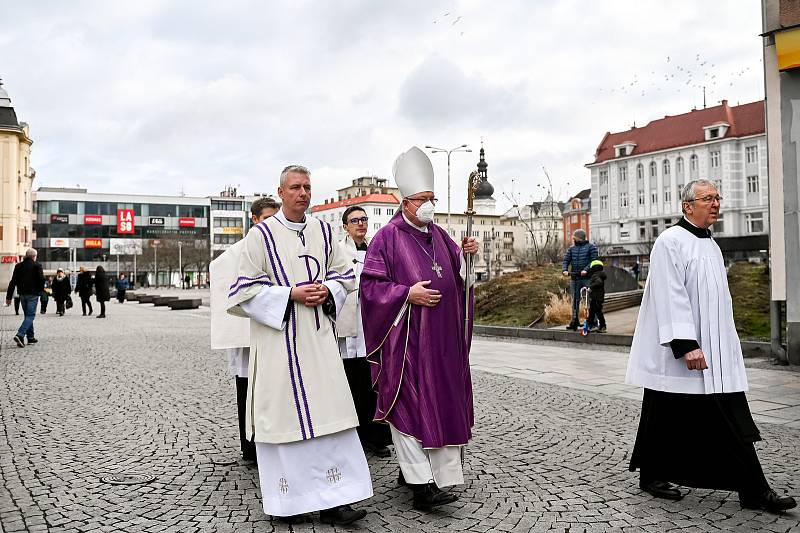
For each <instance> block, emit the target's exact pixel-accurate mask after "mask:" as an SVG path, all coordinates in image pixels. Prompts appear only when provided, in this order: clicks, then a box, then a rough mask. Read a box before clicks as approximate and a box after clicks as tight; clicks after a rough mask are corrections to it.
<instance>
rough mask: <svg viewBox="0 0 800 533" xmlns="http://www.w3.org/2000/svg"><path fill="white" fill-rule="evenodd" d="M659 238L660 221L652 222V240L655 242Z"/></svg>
mask: <svg viewBox="0 0 800 533" xmlns="http://www.w3.org/2000/svg"><path fill="white" fill-rule="evenodd" d="M656 237H658V220H651V221H650V238H651V239H653V240H655V238H656Z"/></svg>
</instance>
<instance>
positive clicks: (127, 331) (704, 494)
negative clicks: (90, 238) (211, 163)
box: [0, 303, 800, 533]
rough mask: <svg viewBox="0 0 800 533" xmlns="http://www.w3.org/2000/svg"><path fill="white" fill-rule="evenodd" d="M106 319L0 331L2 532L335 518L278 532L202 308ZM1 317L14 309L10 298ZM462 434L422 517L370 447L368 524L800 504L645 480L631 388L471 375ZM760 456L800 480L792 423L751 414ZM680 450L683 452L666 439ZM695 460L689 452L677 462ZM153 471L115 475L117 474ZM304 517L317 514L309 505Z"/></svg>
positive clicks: (622, 521)
mask: <svg viewBox="0 0 800 533" xmlns="http://www.w3.org/2000/svg"><path fill="white" fill-rule="evenodd" d="M108 308H109V309H108V318H107V319H105V320H97V319H95V318H94V317H86V318H84V317H81V316H77V315H76V314H75V313H74V309H73V310H72V311H73V312H72V314H70V315H67V316H65V317H63V318H58V317H56V316H54V315H51V314H48V315H46V316H44V317H41V316H40V317H38V318H37V320H36V328H37V332H38V337H39V339H40V343H39V344H38V345H36V346H33V347H26V348H24V349H19V348H17V347H16V346H14V345H13V343H12V342H10V341H11V335H12V334H13V330H14V329H15V328H16V327H17V325H18V320H17V317H15V316H13V314H12V315H9V312H10V311H9V309H8V308H4V309H2V315H0V329H2V347H1V349H0V524H1V525H0V533H6V532H7V533H11V532H15V531H36V532H38V531H60V532H111V531H123V532H141V531H144V532H153V533H156V532H158V533H161V532H168V533H169V532H181V533H183V532H189V533H191V532H202V531H220V532H229V531H230V532H234V531H235V532H249V531H265V532H266V531H289V530H291V529H293V530H294V531H333V530H334V528H331V527H329V526H323V525H320V524H319V523H318V522H316V521H315V522H312V523H309V524H302V525H299V526H294V527H293V528H290V527H289V526H286V525H284V524H280V523H278V522H277V521H276V522H274V523H273V522H272V521H270V519H269V517H267V516H265V515H264V514H263V512H262V509H261V501H260V497H259V491H258V475H257V471H256V470H255V468H253V467H250V466H248V465H247V464H244V463H241V462H239V461H234V462H233V464H228V465H225V464H223V463H226V462H229V461H232V460H235V459H236V458H237V457H238V454H237V451H238V450H237V447H238V439H237V429H236V411H235V404H234V385H233V382H232V380H231V378H230V377H229V376H228V373H227V368H226V362H225V359H224V355H223V354H222V353H220V352H213V351H211V350H210V349H209V348H208V310H207V309H202V308H201V309H200V310H196V311H189V312H185V313H180V312H176V311H169V310H168V309H162V308H158V309H156V308H153V307H152V306H143V305H132V304H130V303H126V304H117V303H112V304H110V305H109V306H108ZM12 313H13V312H12ZM474 382H475V398H476V416H477V421H476V427H475V438H474V441H473V443H472V444H471V446H470V447H469V451H468V454H467V458H466V475H467V480H468V481H467V484H466V485H465V486H463V487H459V488H458V489H457V491H458V492H459V493H460V497H461V498H460V500H459V501H458V502H457V503H455V504H453V505H450V506H447V507H444V508H442V509H440V510H438V511H436V512H433V513H429V514H424V513H420V512H418V511H415V510H413V509H412V507H411V495H410V493H409V491H408V490H406V489H404V488H401V487H398V486H397V485H396V476H397V467H396V466H395V465H394V464H393V462H392V461H391V460H386V459H378V458H376V457H370V458H369V461H370V467H371V470H372V474H373V479H374V485H375V496H374V497H373V498H372V499H371V500H369V501H367V502H364V503H361V504H359V506H363V507H365V508H367V509H368V510H369V511H370V514H369V515H368V516H367V518H366V519H365V520H363V521H362V522H361V523H360V524H359V526H358V527H353V528H344V530H347V531H352V530H365V531H376V532H377V531H408V532H412V531H426V532H434V531H466V532H484V531H515V532H516V531H562V532H570V533H576V532H582V531H585V532H595V531H597V532H614V531H624V532H639V531H646V532H663V531H686V532H706V531H774V532H779V531H792V530H798V529H800V521H799V520H798V516H800V514H797V513H794V514H785V515H783V516H775V515H770V514H766V513H759V512H754V511H748V510H742V509H740V507H739V504H738V500H737V497H736V495H735V494H731V493H728V492H715V491H707V490H692V491H691V492H690V494H689V495H688V496H687V497H686V498H685V499H684V500H683V501H682V502H677V503H676V502H668V501H662V500H654V499H653V498H651V497H649V496H648V495H645V494H643V493H641V491H640V490H639V489H638V487H637V484H636V481H637V479H636V476H635V475H634V474H631V473H630V472H628V471H627V468H626V466H627V460H628V456H629V453H630V449H631V444H632V441H633V437H634V432H635V429H636V422H637V417H638V410H639V405H638V403H637V402H636V401H634V400H630V399H627V398H619V397H611V396H608V395H603V394H598V393H594V392H587V391H583V390H577V389H571V388H566V387H561V386H558V385H552V384H547V383H537V382H533V381H529V380H524V379H517V378H513V377H508V376H502V375H496V374H489V373H484V372H479V371H476V372H475V374H474ZM761 430H762V433H763V436H764V438H765V440H764V442H762V443H759V445H758V449H759V454H760V456H761V458H762V461H763V464H764V469H765V471H766V472H767V475H768V477H769V478H770V479H771V480H772V482H773V483H774V485H775V487H776V488H778V489H779V490H781V491H783V490H787V491H788V492H789V493H791V494H794V495H798V494H800V480H799V479H798V476H797V473H798V470H797V465H798V463H799V461H798V460H799V459H800V455H799V452H798V444H800V432H798V430H796V429H792V428H788V427H782V426H774V425H770V424H761ZM676 453H685V452H682V451H680V450H676ZM696 460H699V459H698V458H697V457H696V456H693V457H690V456H688V454H687V461H696ZM123 473H133V474H152V475H155V476H156V479H155V481H153V482H151V483H149V484H146V485H134V486H114V485H108V484H104V483H103V482H101V481H100V478H101V477H102V476H106V475H112V474H123ZM315 520H316V518H315Z"/></svg>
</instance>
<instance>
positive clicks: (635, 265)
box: [631, 261, 641, 284]
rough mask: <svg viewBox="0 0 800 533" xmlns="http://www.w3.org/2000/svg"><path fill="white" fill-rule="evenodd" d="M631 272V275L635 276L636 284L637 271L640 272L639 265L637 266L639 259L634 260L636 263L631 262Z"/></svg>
mask: <svg viewBox="0 0 800 533" xmlns="http://www.w3.org/2000/svg"><path fill="white" fill-rule="evenodd" d="M631 272H632V273H633V276H634V277H635V278H636V283H637V284H638V283H639V272H641V267H640V266H639V261H636V263H634V264H633V267H632V268H631Z"/></svg>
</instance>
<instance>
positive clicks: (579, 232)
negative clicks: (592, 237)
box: [572, 228, 586, 241]
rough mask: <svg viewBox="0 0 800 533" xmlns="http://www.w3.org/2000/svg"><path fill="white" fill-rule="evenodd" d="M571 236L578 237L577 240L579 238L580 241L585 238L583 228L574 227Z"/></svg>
mask: <svg viewBox="0 0 800 533" xmlns="http://www.w3.org/2000/svg"><path fill="white" fill-rule="evenodd" d="M572 236H573V237H575V238H577V239H579V240H581V241H585V240H586V230H585V229H583V228H578V229H576V230H575V231H573V232H572Z"/></svg>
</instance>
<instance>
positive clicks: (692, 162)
mask: <svg viewBox="0 0 800 533" xmlns="http://www.w3.org/2000/svg"><path fill="white" fill-rule="evenodd" d="M699 168H700V165H699V163H698V162H697V155H696V154H695V155H692V157H690V158H689V172H690V173H691V175H692V177H693V178H696V177H697V172H698V169H699Z"/></svg>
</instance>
